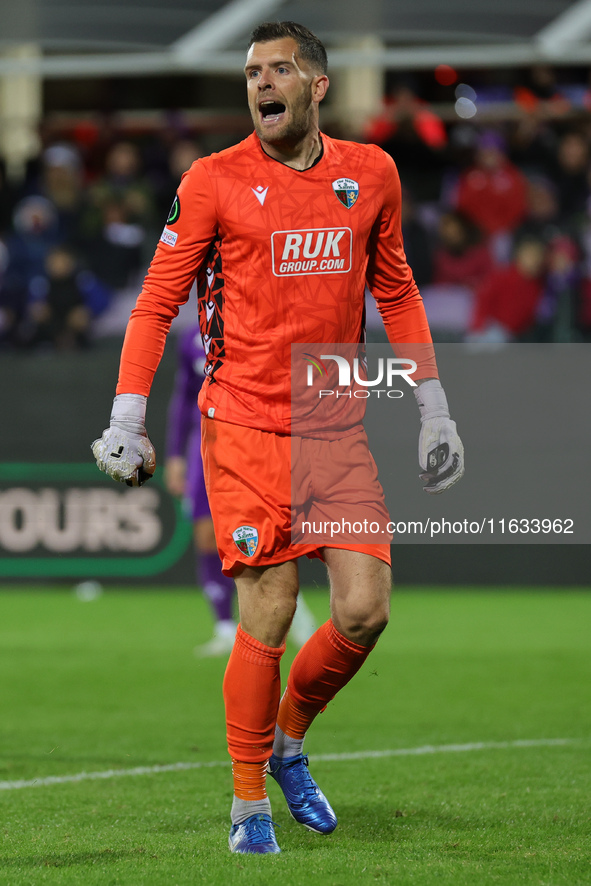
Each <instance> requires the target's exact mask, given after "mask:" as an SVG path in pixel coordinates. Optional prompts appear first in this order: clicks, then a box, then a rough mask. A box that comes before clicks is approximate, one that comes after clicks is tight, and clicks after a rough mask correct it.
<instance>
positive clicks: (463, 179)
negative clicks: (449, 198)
mask: <svg viewBox="0 0 591 886" xmlns="http://www.w3.org/2000/svg"><path fill="white" fill-rule="evenodd" d="M456 208H457V209H459V210H460V211H461V212H463V213H464V214H465V215H466V216H467V217H468V218H470V219H471V220H472V221H473V222H475V224H477V225H478V227H479V228H481V229H482V231H484V232H485V233H486V234H487V235H489V236H491V235H499V234H503V233H507V232H509V233H510V232H511V231H513V230H515V228H516V227H517V226H518V225H519V223H520V222H521V221H522V219H523V217H524V216H525V212H526V180H525V176H524V175H523V173H522V172H521V171H520V170H519V169H517V167H516V166H514V165H513V164H512V163H511V162H510V161H509V159H508V157H507V154H506V146H505V140H504V138H503V136H502V135H501V134H500V133H499V132H496V131H495V130H488V131H486V132H483V133H482V134H481V136H480V138H479V139H478V143H477V148H476V152H475V156H474V165H473V166H472V167H470V168H469V169H467V170H466V171H465V172H463V173H462V174H461V175H460V178H459V181H458V186H457V199H456Z"/></svg>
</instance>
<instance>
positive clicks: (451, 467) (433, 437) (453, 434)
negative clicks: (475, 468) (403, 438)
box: [414, 379, 464, 495]
mask: <svg viewBox="0 0 591 886" xmlns="http://www.w3.org/2000/svg"><path fill="white" fill-rule="evenodd" d="M414 394H415V397H416V401H417V403H418V406H419V410H420V413H421V433H420V434H419V464H420V466H421V468H422V469H423V472H422V473H421V474H419V477H420V478H421V480H423V481H424V483H425V485H424V487H423V488H424V490H425V492H428V493H429V494H430V495H438V494H439V493H440V492H444V491H445V490H446V489H449V487H450V486H453V485H454V483H457V482H458V480H459V479H460V478H461V477H463V475H464V447H463V445H462V441H461V440H460V438H459V437H458V432H457V430H456V423H455V421H451V419H450V417H449V409H448V406H447V398H446V396H445V391H444V390H443V388H442V387H441V383H440V382H439V381H438V380H437V379H430V380H429V381H425V382H423V383H422V384H421V385H419V386H418V387H417V388H415V392H414Z"/></svg>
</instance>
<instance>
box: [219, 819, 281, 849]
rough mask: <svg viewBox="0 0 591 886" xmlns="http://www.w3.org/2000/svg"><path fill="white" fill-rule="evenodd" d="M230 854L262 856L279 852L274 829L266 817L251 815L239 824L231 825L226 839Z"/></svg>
mask: <svg viewBox="0 0 591 886" xmlns="http://www.w3.org/2000/svg"><path fill="white" fill-rule="evenodd" d="M228 846H229V847H230V852H243V853H244V852H249V853H255V854H259V855H264V854H265V853H268V852H274V853H277V852H281V849H280V848H279V846H278V845H277V840H276V838H275V827H274V825H273V822H272V821H271V819H270V817H269V816H268V815H251V816H250V818H247V819H246V820H245V821H243V822H241V823H240V824H233V825H232V827H231V829H230V836H229V838H228Z"/></svg>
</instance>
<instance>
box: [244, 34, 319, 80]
mask: <svg viewBox="0 0 591 886" xmlns="http://www.w3.org/2000/svg"><path fill="white" fill-rule="evenodd" d="M286 37H291V39H292V40H295V42H296V43H297V45H298V50H299V53H300V55H301V57H302V58H303V59H305V60H306V61H307V62H310V64H311V65H312V66H313V67H314V68H316V69H317V70H318V71H319V72H320V73H321V74H326V72H327V71H328V59H327V57H326V49H325V48H324V45H323V43H322V42H321V41H320V40H319V39H318V37H317V36H316V34H313V33H312V31H310V30H309V29H308V28H306V27H304V25H298V24H297V22H263V24H262V25H259V26H258V27H257V28H255V29H254V31H253V32H252V34H251V35H250V40H249V41H248V49H250V47H251V46H252V44H253V43H270V42H271V40H283V39H285V38H286Z"/></svg>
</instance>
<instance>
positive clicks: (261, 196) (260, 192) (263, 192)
mask: <svg viewBox="0 0 591 886" xmlns="http://www.w3.org/2000/svg"><path fill="white" fill-rule="evenodd" d="M250 190H251V191H252V193H253V194H254V195H255V197H256V198H257V200H258V201H259V203H260V204H261V206H264V205H265V197H266V196H267V191H268V190H269V188H263V186H262V185H259V186H258V187H257V188H251V189H250Z"/></svg>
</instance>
